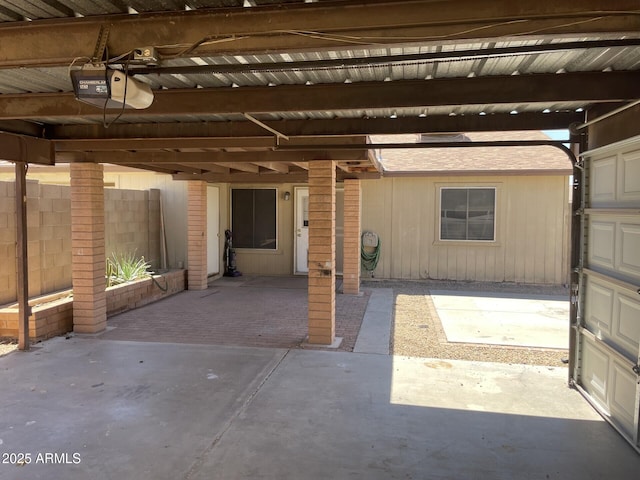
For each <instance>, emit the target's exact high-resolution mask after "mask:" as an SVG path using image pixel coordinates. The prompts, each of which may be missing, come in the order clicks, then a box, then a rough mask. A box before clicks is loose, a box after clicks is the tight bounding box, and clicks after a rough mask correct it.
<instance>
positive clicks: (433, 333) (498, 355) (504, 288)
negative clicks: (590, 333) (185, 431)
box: [365, 281, 569, 367]
mask: <svg viewBox="0 0 640 480" xmlns="http://www.w3.org/2000/svg"><path fill="white" fill-rule="evenodd" d="M365 285H366V286H367V287H370V288H376V287H380V288H382V287H384V288H392V289H393V292H394V301H395V308H394V311H395V314H394V322H393V326H392V332H391V345H390V347H391V349H390V351H391V353H392V354H393V355H404V356H411V357H426V358H441V359H454V360H474V361H483V362H499V363H518V364H527V365H548V366H554V367H562V366H565V367H566V364H565V363H564V362H563V360H565V361H566V359H567V358H568V354H569V352H568V351H567V350H565V349H542V348H526V347H507V346H496V345H479V344H468V343H449V342H448V341H447V337H446V336H445V333H444V330H443V328H442V324H441V323H440V319H439V318H438V313H437V311H436V308H435V306H434V304H433V301H432V300H431V296H430V294H429V290H430V289H433V290H458V291H477V292H508V293H528V294H539V295H567V297H568V295H569V292H568V289H567V288H564V287H548V286H531V285H513V284H510V285H505V284H491V283H478V282H438V281H423V282H395V281H367V282H366V284H365Z"/></svg>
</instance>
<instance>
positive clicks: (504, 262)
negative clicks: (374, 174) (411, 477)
mask: <svg viewBox="0 0 640 480" xmlns="http://www.w3.org/2000/svg"><path fill="white" fill-rule="evenodd" d="M442 186H471V187H473V186H495V187H496V188H497V198H496V241H495V242H487V243H475V242H442V241H439V240H438V238H439V235H438V228H439V224H438V221H439V187H442ZM362 195H363V202H362V204H363V212H362V231H374V232H375V233H377V234H378V235H379V237H380V241H381V255H380V262H379V264H378V267H377V269H376V270H375V271H374V276H375V277H376V278H388V279H411V280H418V279H439V280H462V281H487V282H517V283H529V284H563V283H566V281H567V277H568V236H569V216H568V212H569V208H568V202H569V187H568V177H566V176H503V177H495V176H491V177H480V176H473V177H461V176H455V177H422V178H386V179H383V180H379V181H364V182H363V183H362ZM365 278H366V275H365Z"/></svg>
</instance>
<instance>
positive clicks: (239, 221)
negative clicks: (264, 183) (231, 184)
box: [231, 188, 277, 250]
mask: <svg viewBox="0 0 640 480" xmlns="http://www.w3.org/2000/svg"><path fill="white" fill-rule="evenodd" d="M276 203H277V202H276V190H275V189H272V188H269V189H263V188H261V189H251V188H234V189H232V190H231V217H232V218H231V231H232V232H233V246H234V247H235V248H255V249H266V250H275V249H276V206H277V205H276Z"/></svg>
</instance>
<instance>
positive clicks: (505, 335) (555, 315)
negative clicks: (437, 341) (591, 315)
mask: <svg viewBox="0 0 640 480" xmlns="http://www.w3.org/2000/svg"><path fill="white" fill-rule="evenodd" d="M430 293H431V298H432V300H433V303H434V305H435V307H436V310H437V312H438V317H439V318H440V322H441V323H442V327H443V328H444V331H445V334H446V336H447V340H448V341H449V342H461V343H482V344H492V345H511V346H519V347H539V348H564V349H567V348H569V299H568V298H567V297H566V296H558V295H532V294H524V293H507V292H490V293H487V292H465V291H452V290H431V291H430Z"/></svg>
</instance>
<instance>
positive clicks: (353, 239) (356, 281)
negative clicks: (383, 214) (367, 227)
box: [342, 180, 360, 295]
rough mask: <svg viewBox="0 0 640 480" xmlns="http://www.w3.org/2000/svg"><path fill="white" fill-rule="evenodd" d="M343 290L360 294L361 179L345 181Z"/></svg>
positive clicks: (351, 293)
mask: <svg viewBox="0 0 640 480" xmlns="http://www.w3.org/2000/svg"><path fill="white" fill-rule="evenodd" d="M343 252H344V263H343V267H342V273H343V277H342V292H343V293H345V294H348V295H359V294H360V180H345V181H344V248H343Z"/></svg>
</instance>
